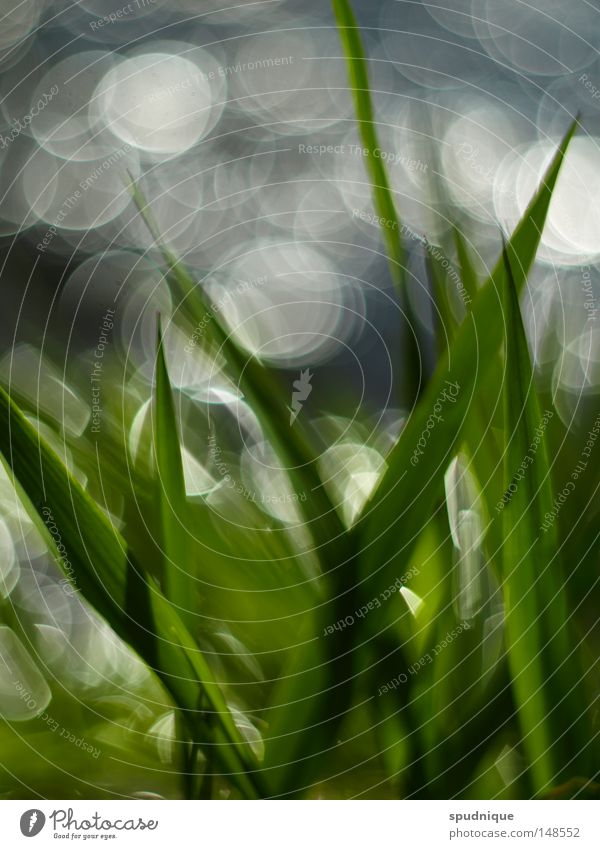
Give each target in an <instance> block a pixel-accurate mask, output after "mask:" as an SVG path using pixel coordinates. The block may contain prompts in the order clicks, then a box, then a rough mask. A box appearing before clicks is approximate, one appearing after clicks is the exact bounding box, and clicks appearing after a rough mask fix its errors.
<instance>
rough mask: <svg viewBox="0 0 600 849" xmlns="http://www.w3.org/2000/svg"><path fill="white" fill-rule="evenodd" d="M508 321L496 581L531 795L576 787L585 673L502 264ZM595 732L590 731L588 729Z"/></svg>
mask: <svg viewBox="0 0 600 849" xmlns="http://www.w3.org/2000/svg"><path fill="white" fill-rule="evenodd" d="M504 259H505V265H506V269H507V274H506V283H505V295H504V315H505V320H506V343H505V344H506V371H505V375H504V393H503V394H504V419H505V439H506V445H505V451H504V493H505V496H504V500H503V503H505V502H506V506H505V507H504V509H503V511H502V536H503V545H502V574H503V590H504V600H505V611H506V635H507V646H508V660H509V666H510V670H511V677H512V686H513V687H514V690H515V696H516V702H517V705H518V710H519V718H520V724H521V728H522V734H523V745H524V748H525V751H526V752H527V754H528V761H529V764H530V769H531V777H532V780H533V786H534V790H535V792H536V793H541V792H544V791H547V790H549V788H550V787H551V786H552V785H553V784H560V783H562V782H563V781H566V780H567V779H568V778H569V777H573V776H572V773H569V772H568V770H567V771H566V772H565V771H564V770H565V766H566V765H567V764H568V762H569V760H570V759H571V757H572V754H573V752H574V751H577V752H578V753H580V755H583V752H584V751H585V749H586V747H587V744H588V741H589V739H590V737H591V733H590V734H589V735H588V734H587V733H586V729H585V724H584V721H582V720H584V716H582V712H583V714H584V713H585V704H586V701H585V694H584V693H583V692H582V687H581V682H582V674H581V673H582V668H583V667H582V665H581V664H579V663H578V659H577V656H576V652H575V651H574V650H573V649H572V648H571V647H572V646H574V645H576V641H575V639H574V638H572V636H571V635H570V632H569V614H568V607H567V602H566V598H565V593H564V587H563V578H562V571H561V564H560V548H559V547H558V546H557V540H556V537H555V534H554V529H553V527H552V528H550V529H549V530H548V531H544V530H542V525H543V524H544V516H545V514H546V513H547V512H548V511H549V510H551V509H552V505H553V493H552V485H551V478H550V465H549V462H548V450H547V438H548V437H547V434H548V431H547V418H548V414H550V416H551V415H552V411H547V412H546V413H545V414H544V415H542V411H541V409H540V405H539V403H538V399H537V394H536V391H535V387H534V383H533V381H534V375H533V368H532V365H531V361H530V358H529V350H528V347H527V339H526V336H525V328H524V326H523V321H522V317H521V311H520V307H519V298H518V294H517V290H516V286H515V283H514V279H513V275H512V269H511V266H510V260H509V258H508V254H507V253H505V257H504ZM589 730H590V732H591V728H590V729H589Z"/></svg>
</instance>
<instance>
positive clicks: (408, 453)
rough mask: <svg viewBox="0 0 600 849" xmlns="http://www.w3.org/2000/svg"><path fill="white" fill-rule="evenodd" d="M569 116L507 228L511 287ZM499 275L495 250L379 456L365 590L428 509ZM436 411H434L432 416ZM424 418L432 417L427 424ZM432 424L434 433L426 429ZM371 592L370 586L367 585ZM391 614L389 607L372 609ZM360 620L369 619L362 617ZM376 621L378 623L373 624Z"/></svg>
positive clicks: (403, 548) (368, 508)
mask: <svg viewBox="0 0 600 849" xmlns="http://www.w3.org/2000/svg"><path fill="white" fill-rule="evenodd" d="M575 126H576V125H575V123H573V125H572V126H571V127H570V129H569V131H568V132H567V133H566V135H565V137H564V139H563V140H562V142H561V144H560V146H559V148H558V150H557V152H556V154H555V156H554V158H553V160H552V163H551V164H550V167H549V168H548V170H547V172H546V174H545V176H544V179H543V181H542V184H541V186H540V188H539V190H538V191H537V193H536V195H535V197H534V198H533V200H532V202H531V203H530V205H529V207H528V209H527V211H526V212H525V214H524V216H523V218H522V219H521V221H520V223H519V224H518V226H517V228H516V229H515V231H514V233H513V235H512V237H511V239H510V241H509V243H508V245H507V250H508V251H509V252H510V253H511V254H512V255H513V256H514V257H515V259H516V260H517V262H516V263H512V267H513V270H515V269H516V271H515V281H516V285H517V287H519V288H521V287H522V286H523V285H524V282H525V279H526V275H527V273H528V272H529V270H530V268H531V266H532V264H533V261H534V258H535V254H536V252H537V247H538V244H539V241H540V238H541V232H542V229H543V226H544V223H545V220H546V215H547V212H548V207H549V205H550V200H551V197H552V192H553V189H554V186H555V184H556V180H557V178H558V174H559V171H560V166H561V163H562V160H563V157H564V155H565V152H566V150H567V147H568V145H569V142H570V140H571V138H572V136H573V133H574V131H575ZM504 280H505V269H504V262H503V260H502V258H500V260H499V262H498V264H497V265H496V267H495V268H494V270H493V272H492V274H491V275H490V277H489V278H488V280H487V281H486V282H485V283H484V285H483V286H482V288H481V289H480V291H479V294H478V295H477V298H476V300H475V302H474V304H473V308H472V310H471V313H470V315H469V316H468V317H467V318H466V320H465V321H464V322H463V324H462V325H461V326H460V328H459V331H458V333H457V336H456V339H455V340H454V342H453V344H452V345H451V348H450V350H449V352H448V354H447V355H446V356H445V357H443V358H442V360H441V361H440V363H439V365H438V367H437V369H436V371H435V374H434V376H433V377H432V379H431V382H430V384H429V386H428V387H427V391H426V394H425V396H424V397H423V398H422V400H421V401H420V402H419V405H418V406H417V408H416V409H415V410H414V412H413V414H412V416H411V418H410V419H409V421H408V423H407V425H406V427H405V428H404V430H403V431H402V433H401V434H400V437H399V439H398V442H397V443H396V445H395V446H394V448H393V449H392V450H391V452H390V454H389V455H388V457H387V470H386V472H385V474H384V475H383V477H382V479H381V481H380V482H379V485H378V487H377V489H376V490H375V492H374V494H373V495H372V496H371V499H370V500H369V501H368V502H367V504H366V505H365V508H364V510H363V513H362V515H361V517H360V518H359V520H358V522H357V523H356V525H355V526H354V529H353V534H354V535H355V536H356V537H357V543H356V544H357V546H358V548H359V550H360V551H361V552H362V556H361V563H360V566H359V568H360V573H361V575H364V576H365V578H366V579H367V580H366V583H367V584H370V585H371V586H367V587H366V589H367V590H368V591H369V592H370V597H372V596H373V586H372V584H373V583H374V582H377V583H379V584H381V585H382V586H388V585H391V584H393V582H394V580H395V578H396V577H397V576H398V575H401V574H402V573H403V566H404V564H405V563H406V562H408V560H409V559H410V556H411V554H412V552H413V550H414V546H415V542H416V540H417V539H418V537H419V534H420V531H421V529H422V527H423V523H424V522H426V521H427V520H428V518H429V517H430V515H431V512H432V509H433V505H434V501H435V498H436V495H437V494H438V492H439V491H440V489H441V484H442V479H443V475H444V472H445V470H446V467H447V465H448V463H449V462H450V460H451V457H452V451H453V449H454V446H455V444H456V441H457V439H458V438H459V437H460V433H461V429H462V426H463V420H464V418H465V415H466V414H467V412H468V411H469V406H470V404H471V402H472V398H473V397H474V396H475V395H476V393H477V391H478V390H479V388H480V387H481V386H482V384H483V382H484V380H485V376H486V374H487V370H488V367H489V365H490V364H491V363H492V362H493V361H494V358H495V356H496V354H497V352H498V350H499V348H500V344H501V341H502V328H501V325H500V322H499V321H498V310H499V307H500V306H501V303H500V302H499V298H498V292H499V288H500V289H501V287H502V285H503V283H504ZM434 415H437V418H434ZM428 424H429V425H433V428H432V427H429V428H428ZM433 429H434V431H435V435H434V438H429V439H428V438H427V437H428V436H431V433H432V430H433ZM375 594H376V593H375ZM380 613H381V614H382V616H387V617H388V624H390V625H391V623H392V621H393V618H394V617H393V609H392V606H391V605H387V607H386V608H385V609H382V611H380ZM363 624H364V625H365V627H368V626H369V618H368V617H367V618H366V619H365V620H364V621H363ZM381 624H382V623H381V621H380V620H379V622H378V625H379V627H380V628H381Z"/></svg>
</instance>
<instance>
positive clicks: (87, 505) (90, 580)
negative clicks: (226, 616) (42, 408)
mask: <svg viewBox="0 0 600 849" xmlns="http://www.w3.org/2000/svg"><path fill="white" fill-rule="evenodd" d="M0 453H1V454H2V456H3V457H4V458H5V460H6V463H7V464H8V466H9V467H10V469H11V471H12V477H13V481H14V483H15V485H16V484H18V486H19V489H20V491H21V492H22V493H23V495H24V504H25V506H26V507H27V508H29V509H30V512H31V514H32V515H34V514H37V516H38V517H39V520H40V521H41V522H42V523H43V522H45V521H48V516H51V517H52V522H55V523H56V525H57V527H58V528H59V529H60V534H61V537H62V540H63V544H64V545H65V548H66V549H67V551H68V569H67V564H66V562H65V558H58V559H57V563H58V566H59V567H60V568H61V569H62V570H63V571H65V572H66V576H67V578H69V579H71V580H73V581H74V583H75V585H76V587H77V589H79V590H80V591H81V592H82V593H83V595H84V596H85V598H86V599H87V601H88V602H89V603H90V604H91V605H92V606H93V607H95V608H96V610H97V611H98V612H99V613H100V614H101V615H102V616H104V617H105V618H106V620H107V621H108V622H109V624H110V625H111V627H112V628H113V629H114V630H115V632H116V633H117V634H118V635H119V636H120V637H121V638H122V639H123V640H125V641H126V642H127V643H128V644H130V645H131V646H132V647H133V648H134V649H135V650H136V651H137V652H138V654H140V656H141V657H143V658H144V659H145V660H146V661H147V662H150V661H152V659H153V657H154V656H155V655H156V656H158V666H157V667H156V668H155V670H154V671H155V672H156V673H157V675H158V676H159V677H160V679H161V680H162V682H163V684H164V685H165V687H166V688H167V690H168V691H169V692H170V693H171V695H172V697H173V699H174V702H175V704H176V705H177V706H178V707H179V708H180V710H182V711H183V712H184V715H185V716H186V719H187V722H188V726H189V725H190V724H191V723H193V721H194V718H195V717H196V716H197V714H198V709H197V705H198V700H199V698H200V696H201V695H202V694H204V696H205V698H206V700H207V702H208V704H209V705H210V710H211V712H212V714H213V715H214V717H215V719H216V722H217V723H218V726H219V730H220V733H221V734H222V735H223V741H224V742H223V744H222V745H221V746H219V747H218V748H217V755H218V757H219V761H220V763H221V764H223V766H224V768H225V770H226V771H227V773H228V774H230V775H231V780H232V781H234V782H236V783H238V785H240V786H241V787H243V789H244V792H247V793H251V794H253V795H255V796H258V795H261V794H260V792H259V790H258V788H257V786H256V785H257V779H256V777H255V776H253V771H254V770H255V769H256V766H257V764H256V760H255V758H254V755H253V754H252V752H251V750H250V748H249V746H248V745H247V743H246V742H245V741H244V740H243V738H242V737H241V735H240V733H239V731H238V729H237V727H236V726H235V723H234V721H233V718H232V716H231V713H230V711H229V708H228V707H227V704H226V702H225V700H224V698H223V695H222V693H221V691H220V688H219V687H218V685H217V684H216V683H215V681H214V678H213V675H212V672H211V671H210V668H209V666H208V664H207V663H206V660H205V659H204V657H203V655H202V653H201V652H200V650H199V649H198V647H197V645H196V643H195V642H194V640H193V639H192V637H191V636H190V634H189V633H188V631H187V630H186V628H185V626H184V625H183V623H182V622H181V620H180V619H179V617H178V616H177V613H176V612H175V610H174V609H173V607H172V605H171V604H170V602H169V601H167V599H165V597H164V596H163V595H162V594H161V593H160V591H159V589H158V587H156V586H155V585H153V584H152V582H151V580H150V578H148V586H149V590H148V595H149V601H148V598H147V599H146V602H147V603H145V604H144V605H143V606H144V607H145V608H146V609H147V608H148V607H150V609H151V618H152V622H151V625H152V629H151V631H150V634H148V633H147V629H144V628H143V627H142V625H143V623H140V622H139V621H132V619H131V617H130V616H128V615H127V614H126V612H125V611H126V610H127V606H128V604H129V602H130V599H129V598H128V587H130V585H131V584H130V578H131V572H130V570H131V569H138V567H137V566H136V564H135V561H134V559H133V556H132V555H131V553H130V552H129V550H128V547H127V543H126V541H125V540H124V539H123V537H122V536H121V535H120V533H119V532H118V531H117V530H116V528H114V526H113V525H112V524H111V522H110V521H109V519H108V518H107V516H106V515H105V514H104V513H103V512H102V511H101V510H100V508H99V507H98V505H97V504H96V503H95V502H94V501H93V500H92V499H91V498H90V496H89V495H88V494H87V492H86V491H85V490H84V489H83V487H82V486H81V485H80V484H79V483H78V481H77V480H75V478H73V476H72V475H71V474H70V473H69V471H68V469H67V468H66V467H65V466H64V464H63V463H62V462H61V460H60V459H59V458H58V457H57V456H56V454H55V453H54V452H53V450H52V449H51V448H50V447H49V446H48V445H47V444H46V442H45V441H44V439H43V438H42V437H41V436H40V435H39V433H38V432H37V430H36V429H35V428H34V427H33V426H32V425H31V424H30V422H29V421H27V419H26V418H25V417H24V415H23V414H22V413H21V411H20V410H19V408H18V407H17V406H16V405H15V403H14V402H13V401H12V400H11V398H10V397H9V395H8V394H7V393H6V392H5V391H4V389H2V388H1V387H0ZM25 496H26V500H25ZM46 538H47V535H46ZM51 550H52V549H51ZM54 553H55V556H56V550H55V549H54ZM140 574H141V573H140ZM138 580H141V578H139V577H138ZM140 632H143V633H144V637H143V638H140ZM186 672H187V675H189V677H186V674H185V673H186Z"/></svg>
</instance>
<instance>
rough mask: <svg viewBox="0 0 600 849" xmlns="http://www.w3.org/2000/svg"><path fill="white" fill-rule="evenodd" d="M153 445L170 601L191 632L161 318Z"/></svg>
mask: <svg viewBox="0 0 600 849" xmlns="http://www.w3.org/2000/svg"><path fill="white" fill-rule="evenodd" d="M152 432H153V448H154V455H155V457H156V469H157V476H158V482H157V488H158V502H159V512H160V518H161V531H162V551H163V563H164V568H163V581H164V592H165V595H166V597H167V598H168V599H169V601H171V602H172V603H173V604H174V605H175V607H176V609H177V611H178V613H179V617H180V619H181V620H182V622H184V624H185V625H186V627H187V628H188V630H189V631H190V633H192V634H193V633H194V626H195V624H196V617H195V615H194V613H193V610H191V609H190V608H193V605H194V599H195V598H196V596H197V590H196V580H195V577H194V573H193V563H192V559H191V557H190V553H191V552H192V550H193V548H192V545H191V541H190V539H189V531H188V522H187V517H188V502H187V498H186V491H185V478H184V474H183V463H182V460H181V447H180V440H179V430H178V427H177V419H176V416H175V405H174V403H173V393H172V391H171V382H170V380H169V374H168V371H167V364H166V362H165V352H164V346H163V337H162V329H161V323H160V317H159V319H158V327H157V352H156V385H155V394H154V427H153V429H152Z"/></svg>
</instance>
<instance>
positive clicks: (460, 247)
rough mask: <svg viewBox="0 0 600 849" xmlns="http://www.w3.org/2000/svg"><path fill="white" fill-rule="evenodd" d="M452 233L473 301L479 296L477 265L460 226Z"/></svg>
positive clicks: (462, 275) (468, 291)
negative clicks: (474, 263)
mask: <svg viewBox="0 0 600 849" xmlns="http://www.w3.org/2000/svg"><path fill="white" fill-rule="evenodd" d="M452 235H453V237H454V246H455V248H456V255H457V256H458V262H459V264H460V275H461V279H462V282H463V285H464V287H465V290H466V292H467V294H468V296H469V298H470V299H471V301H474V300H475V298H476V297H477V292H478V291H479V283H478V281H477V272H476V271H475V266H474V265H473V260H472V259H471V253H470V251H469V247H468V245H467V241H466V239H465V237H464V236H463V234H462V233H461V231H460V229H459V228H458V227H453V228H452Z"/></svg>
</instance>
